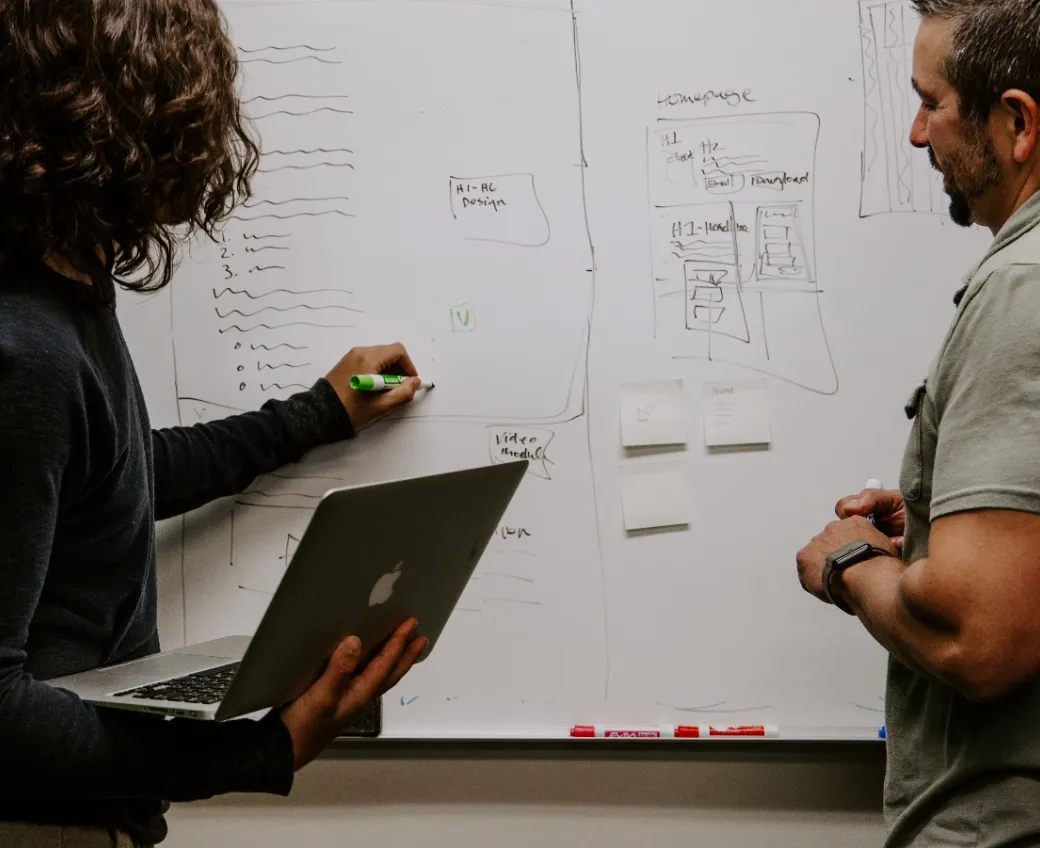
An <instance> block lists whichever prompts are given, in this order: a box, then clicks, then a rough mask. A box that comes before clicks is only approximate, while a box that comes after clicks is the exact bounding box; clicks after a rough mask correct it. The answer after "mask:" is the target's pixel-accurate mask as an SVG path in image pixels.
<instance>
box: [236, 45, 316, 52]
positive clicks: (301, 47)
mask: <svg viewBox="0 0 1040 848" xmlns="http://www.w3.org/2000/svg"><path fill="white" fill-rule="evenodd" d="M335 49H336V48H335V47H311V46H310V45H309V44H291V45H289V46H287V47H278V46H276V45H274V44H271V45H268V46H267V47H255V48H253V49H252V50H249V49H247V48H245V47H239V48H238V51H239V52H240V53H264V52H266V51H267V50H311V51H313V52H314V53H332V52H334V51H335Z"/></svg>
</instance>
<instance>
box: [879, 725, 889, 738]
mask: <svg viewBox="0 0 1040 848" xmlns="http://www.w3.org/2000/svg"><path fill="white" fill-rule="evenodd" d="M877 738H878V739H887V738H888V731H887V730H886V729H885V727H882V728H881V729H880V730H879V731H878V732H877Z"/></svg>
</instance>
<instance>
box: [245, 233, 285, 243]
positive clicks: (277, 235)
mask: <svg viewBox="0 0 1040 848" xmlns="http://www.w3.org/2000/svg"><path fill="white" fill-rule="evenodd" d="M291 236H292V233H268V234H267V235H263V236H257V235H252V234H250V233H246V234H245V235H244V236H242V238H244V239H245V240H246V241H266V240H268V239H286V238H290V237H291Z"/></svg>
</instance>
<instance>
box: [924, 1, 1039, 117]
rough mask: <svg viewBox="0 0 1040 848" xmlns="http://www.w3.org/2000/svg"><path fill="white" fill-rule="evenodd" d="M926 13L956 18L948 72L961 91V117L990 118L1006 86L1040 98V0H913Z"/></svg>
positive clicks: (931, 15)
mask: <svg viewBox="0 0 1040 848" xmlns="http://www.w3.org/2000/svg"><path fill="white" fill-rule="evenodd" d="M911 2H913V5H914V8H915V9H916V10H917V11H918V12H919V13H920V14H921V15H922V16H923V17H925V18H939V19H945V20H951V21H953V22H954V29H953V46H952V49H951V51H950V55H949V57H948V58H947V61H946V66H945V67H944V69H943V71H944V73H945V75H946V78H947V80H949V82H950V85H952V86H953V88H954V90H955V91H956V92H957V94H958V95H959V96H960V100H961V114H962V116H963V117H964V118H965V119H967V120H969V121H973V122H976V123H978V122H981V121H984V120H986V119H987V118H988V117H989V114H990V112H991V111H992V109H993V106H994V105H995V104H996V103H997V102H998V101H999V100H1000V97H1001V95H1003V94H1004V92H1005V91H1007V90H1008V89H1012V88H1017V89H1021V90H1022V91H1025V92H1026V93H1027V94H1029V95H1030V96H1031V97H1033V98H1035V99H1036V100H1037V101H1038V102H1040V0H911Z"/></svg>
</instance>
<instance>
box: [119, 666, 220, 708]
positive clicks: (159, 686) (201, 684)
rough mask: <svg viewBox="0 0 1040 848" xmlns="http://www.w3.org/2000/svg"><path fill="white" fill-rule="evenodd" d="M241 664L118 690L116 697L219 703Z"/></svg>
mask: <svg viewBox="0 0 1040 848" xmlns="http://www.w3.org/2000/svg"><path fill="white" fill-rule="evenodd" d="M238 666H239V663H237V662H234V663H229V664H228V665H221V666H217V667H216V668H210V669H207V670H206V671H196V672H194V673H192V674H186V675H184V677H174V678H173V679H171V680H164V681H162V682H161V683H150V684H148V685H147V686H138V687H137V688H136V689H127V690H126V691H124V692H116V694H115V696H114V697H129V698H142V699H144V698H147V699H148V700H150V701H181V702H183V703H186V704H218V703H220V701H221V700H222V699H223V697H224V693H225V692H227V689H228V686H230V685H231V678H232V677H234V675H235V670H236V669H237V668H238Z"/></svg>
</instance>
